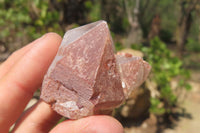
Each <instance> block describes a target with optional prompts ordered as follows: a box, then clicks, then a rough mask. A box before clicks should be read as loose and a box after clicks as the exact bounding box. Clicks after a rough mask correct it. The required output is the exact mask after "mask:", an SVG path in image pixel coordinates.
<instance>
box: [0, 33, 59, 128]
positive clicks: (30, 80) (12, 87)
mask: <svg viewBox="0 0 200 133" xmlns="http://www.w3.org/2000/svg"><path fill="white" fill-rule="evenodd" d="M60 42H61V37H60V36H58V35H57V34H55V33H49V34H46V35H45V36H44V37H42V39H41V40H40V41H39V42H37V44H36V45H34V47H33V48H32V49H31V50H30V51H29V52H27V53H26V54H25V55H24V56H23V57H22V58H21V59H20V60H19V61H18V62H16V63H15V65H14V66H13V67H12V69H11V70H10V71H9V73H7V74H6V75H5V76H4V77H3V78H2V79H1V80H0V105H1V110H0V127H3V128H2V129H7V128H9V126H11V125H12V124H13V123H14V121H16V119H17V118H18V117H19V115H20V114H21V113H22V111H23V109H24V108H25V106H26V104H27V103H28V101H29V100H30V99H31V97H32V95H33V92H34V91H35V90H36V89H37V88H38V87H39V86H40V85H41V82H42V79H43V76H44V74H45V73H46V71H47V69H48V67H49V65H50V63H51V62H52V60H53V58H54V56H55V55H56V52H57V50H58V47H59V44H60ZM8 96H9V97H8ZM5 102H6V104H4V103H5ZM0 131H1V129H0Z"/></svg>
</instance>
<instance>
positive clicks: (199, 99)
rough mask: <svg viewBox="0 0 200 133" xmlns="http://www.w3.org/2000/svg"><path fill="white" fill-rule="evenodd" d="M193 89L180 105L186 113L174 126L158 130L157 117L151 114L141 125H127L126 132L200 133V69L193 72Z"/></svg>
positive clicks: (191, 80) (191, 82)
mask: <svg viewBox="0 0 200 133" xmlns="http://www.w3.org/2000/svg"><path fill="white" fill-rule="evenodd" d="M190 84H191V86H192V90H191V91H189V92H186V95H184V97H183V100H182V102H181V104H180V107H181V108H182V109H183V111H184V114H183V115H182V116H180V117H179V119H178V120H176V121H174V126H172V127H170V128H166V129H165V130H163V131H158V130H157V126H156V121H157V120H156V118H155V116H153V115H150V118H148V119H147V120H145V121H144V122H143V123H142V124H140V125H139V126H135V125H134V126H125V127H124V129H125V133H199V132H200V70H198V71H197V70H196V71H192V72H191V79H190Z"/></svg>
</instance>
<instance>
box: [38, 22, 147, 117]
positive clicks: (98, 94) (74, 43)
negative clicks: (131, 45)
mask: <svg viewBox="0 0 200 133" xmlns="http://www.w3.org/2000/svg"><path fill="white" fill-rule="evenodd" d="M149 68H150V66H149V65H148V63H146V62H144V61H143V60H142V59H141V58H140V59H138V58H137V57H126V56H125V55H123V54H122V55H115V54H114V46H113V41H112V38H111V35H110V32H109V29H108V26H107V23H106V22H105V21H97V22H94V23H91V24H88V25H85V26H81V27H78V28H75V29H72V30H69V31H67V32H66V33H65V36H64V38H63V41H62V43H61V45H60V48H59V50H58V52H57V55H56V57H55V59H54V61H53V62H52V64H51V66H50V67H49V69H48V71H47V74H46V75H45V77H44V80H43V84H42V90H41V96H40V97H41V99H43V100H44V101H45V102H47V103H49V104H51V106H52V108H53V109H54V110H55V111H56V112H57V113H59V114H61V115H63V116H65V117H68V118H70V119H78V118H81V117H85V116H89V115H94V114H109V113H110V112H111V111H112V109H113V108H115V107H117V106H119V105H120V104H121V103H122V102H123V101H124V100H125V97H127V96H128V93H129V92H130V91H131V90H132V89H133V88H135V87H138V86H139V85H141V84H142V82H144V80H145V79H146V77H147V75H148V73H149V71H150V69H149Z"/></svg>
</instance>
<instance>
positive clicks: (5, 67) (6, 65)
mask: <svg viewBox="0 0 200 133" xmlns="http://www.w3.org/2000/svg"><path fill="white" fill-rule="evenodd" d="M41 38H42V37H41ZM41 38H39V39H37V40H35V41H33V42H32V43H30V44H29V45H26V46H24V47H23V48H21V49H19V50H17V51H15V52H14V53H12V55H10V57H9V58H8V59H7V60H6V61H5V62H3V63H2V64H1V65H0V79H1V78H2V77H3V76H4V75H5V74H6V73H8V72H9V70H10V69H11V68H12V66H13V65H14V64H15V63H16V62H18V61H19V60H20V59H21V57H22V56H24V55H25V54H26V53H27V52H28V51H29V50H30V49H31V48H32V47H33V46H34V45H35V44H36V43H37V42H38V41H40V39H41Z"/></svg>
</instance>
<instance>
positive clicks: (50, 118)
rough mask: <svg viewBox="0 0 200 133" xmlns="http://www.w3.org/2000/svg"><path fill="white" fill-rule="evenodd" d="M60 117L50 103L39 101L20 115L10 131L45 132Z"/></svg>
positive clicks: (20, 132) (23, 132) (22, 132)
mask: <svg viewBox="0 0 200 133" xmlns="http://www.w3.org/2000/svg"><path fill="white" fill-rule="evenodd" d="M60 118H61V116H60V115H59V114H57V113H56V112H54V111H53V110H52V109H51V107H50V105H48V104H47V103H45V102H42V101H39V102H38V103H37V104H35V105H34V106H33V107H31V108H30V109H28V110H27V111H26V112H25V113H24V114H23V115H22V116H21V117H20V119H19V120H18V121H17V123H16V125H15V127H14V129H13V131H12V132H17V133H25V132H27V133H47V132H49V130H50V129H51V128H52V127H53V126H54V125H55V124H56V123H57V121H58V120H59V119H60Z"/></svg>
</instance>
